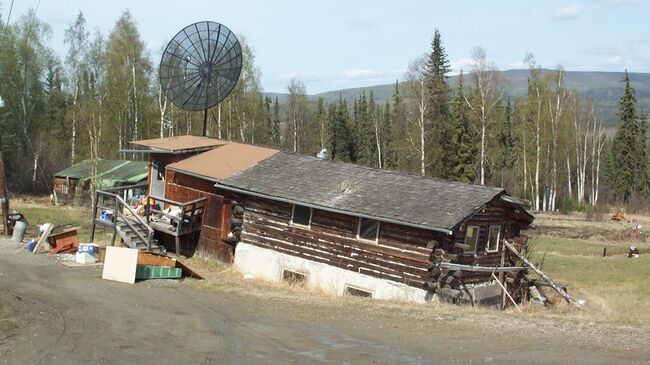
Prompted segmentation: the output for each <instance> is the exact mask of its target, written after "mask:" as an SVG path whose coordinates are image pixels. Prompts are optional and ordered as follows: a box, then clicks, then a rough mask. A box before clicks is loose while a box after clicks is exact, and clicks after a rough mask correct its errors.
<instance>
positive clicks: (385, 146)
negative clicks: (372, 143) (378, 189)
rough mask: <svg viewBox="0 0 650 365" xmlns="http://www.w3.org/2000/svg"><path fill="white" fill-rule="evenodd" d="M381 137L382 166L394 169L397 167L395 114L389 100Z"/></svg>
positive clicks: (384, 114) (385, 109)
mask: <svg viewBox="0 0 650 365" xmlns="http://www.w3.org/2000/svg"><path fill="white" fill-rule="evenodd" d="M381 137H382V138H381V154H382V162H383V164H382V166H383V168H384V169H387V170H393V169H395V168H397V149H396V148H395V136H394V129H393V114H392V113H391V109H390V103H389V102H388V101H387V102H386V105H385V106H384V111H383V115H382V120H381Z"/></svg>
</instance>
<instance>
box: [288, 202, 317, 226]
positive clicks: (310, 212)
mask: <svg viewBox="0 0 650 365" xmlns="http://www.w3.org/2000/svg"><path fill="white" fill-rule="evenodd" d="M296 205H300V204H293V205H291V222H290V225H292V226H296V227H303V228H311V218H312V216H313V215H314V208H311V207H308V206H306V205H300V206H301V207H305V208H309V224H307V225H304V224H300V223H296V222H294V221H293V217H294V213H295V212H296Z"/></svg>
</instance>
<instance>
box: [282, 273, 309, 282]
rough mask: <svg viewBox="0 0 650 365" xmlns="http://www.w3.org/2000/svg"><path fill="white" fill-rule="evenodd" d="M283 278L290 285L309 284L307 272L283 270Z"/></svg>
mask: <svg viewBox="0 0 650 365" xmlns="http://www.w3.org/2000/svg"><path fill="white" fill-rule="evenodd" d="M282 280H283V281H284V282H286V283H288V284H289V285H296V286H305V285H306V284H307V274H303V273H300V272H296V271H291V270H282Z"/></svg>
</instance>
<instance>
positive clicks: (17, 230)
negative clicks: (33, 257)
mask: <svg viewBox="0 0 650 365" xmlns="http://www.w3.org/2000/svg"><path fill="white" fill-rule="evenodd" d="M26 229H27V223H25V222H23V221H18V222H16V225H14V233H13V234H12V235H11V239H12V240H13V241H15V242H22V241H23V238H24V237H25V230H26Z"/></svg>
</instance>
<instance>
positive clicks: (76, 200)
mask: <svg viewBox="0 0 650 365" xmlns="http://www.w3.org/2000/svg"><path fill="white" fill-rule="evenodd" d="M95 164H96V171H97V172H96V174H97V176H96V180H97V182H96V189H97V190H99V189H108V188H114V187H120V186H126V185H134V184H137V183H140V182H143V181H146V180H147V174H148V168H147V165H148V164H147V162H142V161H123V160H104V159H98V160H95ZM92 171H93V162H92V160H84V161H81V162H79V163H78V164H75V165H73V166H70V167H68V168H66V169H64V170H61V171H59V172H57V173H56V174H54V192H55V194H56V200H57V202H58V203H60V204H75V205H84V204H88V203H89V202H90V201H91V200H90V183H91V181H92V177H93V176H92V175H93V173H92Z"/></svg>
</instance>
